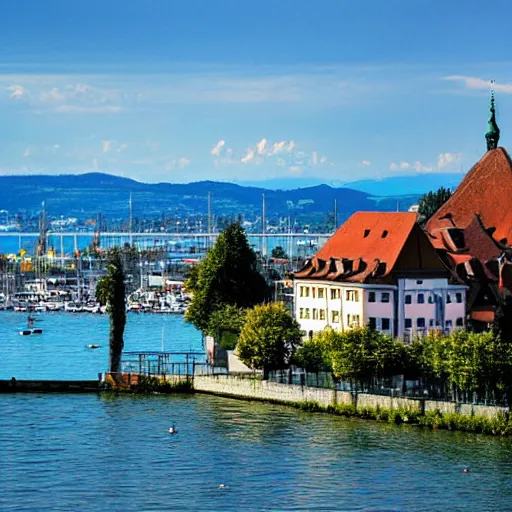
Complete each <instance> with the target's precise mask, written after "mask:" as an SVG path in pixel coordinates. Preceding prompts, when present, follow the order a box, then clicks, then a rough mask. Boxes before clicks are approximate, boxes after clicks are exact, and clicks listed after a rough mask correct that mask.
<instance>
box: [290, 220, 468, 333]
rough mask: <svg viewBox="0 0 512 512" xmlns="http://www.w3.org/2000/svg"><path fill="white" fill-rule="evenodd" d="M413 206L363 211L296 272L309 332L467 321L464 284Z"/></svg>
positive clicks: (298, 301) (400, 329) (299, 314)
mask: <svg viewBox="0 0 512 512" xmlns="http://www.w3.org/2000/svg"><path fill="white" fill-rule="evenodd" d="M450 277H451V274H450V272H449V270H448V269H447V268H446V266H445V265H444V264H443V263H442V261H441V260H440V258H439V257H438V256H437V254H436V252H435V250H434V248H433V246H432V244H431V243H430V242H429V240H428V238H427V235H426V234H425V233H424V232H423V230H421V228H420V227H419V226H418V225H417V224H416V214H415V213H377V212H358V213H356V214H354V215H353V216H352V217H351V218H350V219H348V220H347V222H346V223H345V224H344V225H343V226H341V227H340V228H339V229H338V231H337V232H336V233H335V234H334V235H333V236H332V237H331V239H329V241H328V242H327V243H326V245H325V246H324V247H323V248H322V249H321V250H320V251H319V252H318V253H317V254H316V255H315V257H313V258H312V259H311V260H308V261H307V262H306V264H305V265H304V267H303V268H302V269H301V270H300V271H299V272H297V273H296V274H295V279H294V305H295V307H294V313H295V317H296V319H297V321H298V322H299V323H300V325H301V327H302V329H303V331H304V332H305V334H306V335H309V336H311V335H312V334H314V333H316V332H319V331H321V330H322V329H324V328H325V327H328V326H329V327H332V328H334V329H339V330H341V331H346V330H348V329H352V328H354V327H361V326H366V325H369V326H371V327H374V328H376V329H378V330H380V331H382V332H384V333H386V334H389V335H391V336H394V337H404V338H406V339H407V338H410V337H412V336H415V335H417V334H420V333H427V332H428V331H429V330H438V331H439V330H440V331H443V332H451V331H452V330H453V329H456V328H463V327H464V326H465V323H466V322H465V308H466V289H467V287H466V286H464V285H461V284H454V283H452V282H451V281H450Z"/></svg>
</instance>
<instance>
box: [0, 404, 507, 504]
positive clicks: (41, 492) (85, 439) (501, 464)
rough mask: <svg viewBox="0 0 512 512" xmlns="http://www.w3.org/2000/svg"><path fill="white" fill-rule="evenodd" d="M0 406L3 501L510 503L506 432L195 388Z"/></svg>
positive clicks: (65, 502) (110, 502) (116, 502)
mask: <svg viewBox="0 0 512 512" xmlns="http://www.w3.org/2000/svg"><path fill="white" fill-rule="evenodd" d="M0 411H1V415H0V450H1V455H0V457H1V463H0V510H2V511H3V512H6V511H71V510H84V511H85V510H87V511H102V512H104V511H105V510H112V511H115V510H118V511H167V510H179V511H239V510H244V511H245V510H247V511H259V510H266V511H270V510H273V511H278V510H303V511H312V510H324V511H328V510H329V511H338V510H339V511H349V510H350V511H375V512H376V511H411V512H414V511H429V512H432V511H468V510H470V511H506V510H511V508H512V505H511V504H512V462H511V460H512V457H511V455H512V446H511V442H510V441H509V440H503V439H494V438H489V437H485V436H476V435H467V434H457V433H449V432H430V431H423V430H420V429H418V428H416V427H410V426H409V427H407V426H404V427H397V426H394V425H386V424H377V423H372V422H364V421H360V420H347V419H342V418H337V417H334V416H329V415H325V414H310V413H303V412H299V411H296V410H294V409H291V408H287V407H281V406H276V405H268V404H259V403H253V402H243V401H238V400H229V399H223V398H216V397H212V396H202V395H195V396H194V395H192V396H145V397H142V396H141V397H133V396H109V395H101V396H96V395H44V396H43V395H31V394H25V395H23V394H17V395H2V396H0ZM172 423H175V424H176V428H177V429H178V434H177V435H175V436H171V435H169V434H168V433H167V429H168V427H169V425H170V424H172ZM465 464H468V465H469V466H470V467H471V472H470V473H469V474H465V473H463V472H462V468H463V466H464V465H465ZM220 484H224V485H225V486H226V488H224V489H221V488H219V485H220Z"/></svg>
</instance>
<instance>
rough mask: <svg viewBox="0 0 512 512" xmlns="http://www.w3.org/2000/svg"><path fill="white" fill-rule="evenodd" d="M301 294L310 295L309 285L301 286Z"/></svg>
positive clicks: (303, 295) (302, 295)
mask: <svg viewBox="0 0 512 512" xmlns="http://www.w3.org/2000/svg"><path fill="white" fill-rule="evenodd" d="M300 296H301V297H309V287H308V286H301V287H300Z"/></svg>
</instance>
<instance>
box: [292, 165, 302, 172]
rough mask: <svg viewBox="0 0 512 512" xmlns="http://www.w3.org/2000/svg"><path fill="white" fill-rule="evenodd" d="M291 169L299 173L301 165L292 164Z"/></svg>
mask: <svg viewBox="0 0 512 512" xmlns="http://www.w3.org/2000/svg"><path fill="white" fill-rule="evenodd" d="M290 171H291V172H293V173H294V174H297V173H299V172H300V167H299V166H298V165H292V166H291V167H290Z"/></svg>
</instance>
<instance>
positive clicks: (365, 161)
mask: <svg viewBox="0 0 512 512" xmlns="http://www.w3.org/2000/svg"><path fill="white" fill-rule="evenodd" d="M361 165H362V166H364V167H370V165H372V163H371V162H370V161H369V160H363V161H362V162H361Z"/></svg>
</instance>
